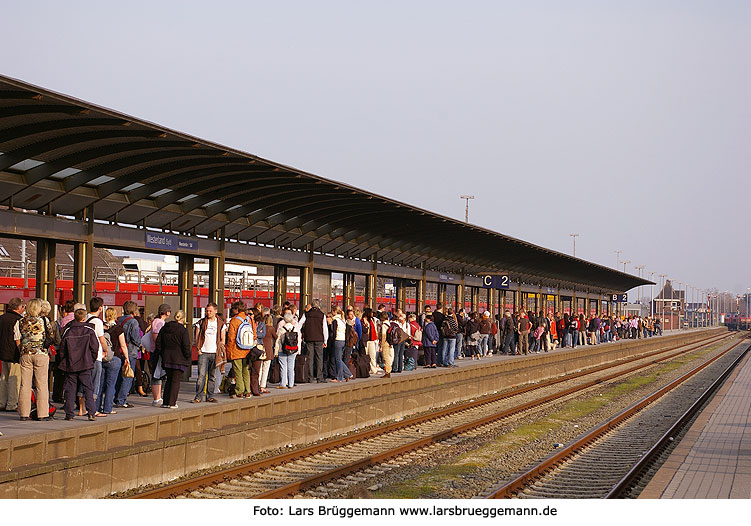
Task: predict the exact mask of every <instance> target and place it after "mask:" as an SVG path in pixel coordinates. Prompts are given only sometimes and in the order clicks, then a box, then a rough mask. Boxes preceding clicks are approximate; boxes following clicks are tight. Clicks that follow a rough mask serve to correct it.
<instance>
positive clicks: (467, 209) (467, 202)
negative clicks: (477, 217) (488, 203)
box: [459, 195, 475, 223]
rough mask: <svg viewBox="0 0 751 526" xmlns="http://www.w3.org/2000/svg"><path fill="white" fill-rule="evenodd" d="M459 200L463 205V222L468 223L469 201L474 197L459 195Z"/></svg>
mask: <svg viewBox="0 0 751 526" xmlns="http://www.w3.org/2000/svg"><path fill="white" fill-rule="evenodd" d="M459 198H460V199H464V201H465V205H464V222H465V223H469V200H470V199H474V198H475V196H473V195H461V196H459Z"/></svg>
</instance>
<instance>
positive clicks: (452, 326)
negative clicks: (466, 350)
mask: <svg viewBox="0 0 751 526" xmlns="http://www.w3.org/2000/svg"><path fill="white" fill-rule="evenodd" d="M458 332H459V324H458V323H457V322H456V315H455V314H454V309H452V308H451V307H449V308H448V309H446V315H445V316H444V317H443V323H442V324H441V333H442V335H443V347H442V349H441V354H442V355H443V367H457V366H456V365H454V351H455V350H456V334H457V333H458Z"/></svg>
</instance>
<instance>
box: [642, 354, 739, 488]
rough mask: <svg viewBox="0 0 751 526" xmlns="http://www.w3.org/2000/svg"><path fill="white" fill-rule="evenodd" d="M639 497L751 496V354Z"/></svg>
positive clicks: (695, 422)
mask: <svg viewBox="0 0 751 526" xmlns="http://www.w3.org/2000/svg"><path fill="white" fill-rule="evenodd" d="M639 498H641V499H748V498H751V355H747V356H746V358H744V359H743V361H742V362H741V363H740V364H739V365H738V367H737V368H736V370H735V371H733V373H732V375H731V376H730V377H729V378H728V380H727V381H726V382H725V384H724V385H723V386H722V387H721V388H720V389H719V390H718V392H717V394H716V395H715V396H714V398H713V399H712V400H711V401H710V403H709V404H707V406H706V407H705V408H704V411H702V414H701V415H699V417H698V418H697V419H696V420H695V421H694V423H693V425H692V426H691V428H690V429H689V430H688V432H687V433H686V435H685V436H684V437H683V439H682V440H681V442H680V444H678V446H676V448H675V450H674V451H673V453H672V454H671V455H670V457H668V460H667V461H666V462H665V464H663V465H662V467H661V468H660V469H659V470H658V471H657V473H656V474H655V476H654V477H653V478H652V480H651V481H650V483H649V484H648V485H647V487H646V488H645V489H644V491H642V493H641V495H640V496H639Z"/></svg>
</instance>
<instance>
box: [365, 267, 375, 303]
mask: <svg viewBox="0 0 751 526" xmlns="http://www.w3.org/2000/svg"><path fill="white" fill-rule="evenodd" d="M377 287H378V263H377V262H376V260H375V258H373V272H372V273H371V274H369V275H368V276H367V280H366V281H365V306H366V307H370V308H371V309H373V310H376V308H377V307H378V305H376V303H378V290H377Z"/></svg>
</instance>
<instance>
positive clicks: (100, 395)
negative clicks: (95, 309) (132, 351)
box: [93, 307, 128, 417]
mask: <svg viewBox="0 0 751 526" xmlns="http://www.w3.org/2000/svg"><path fill="white" fill-rule="evenodd" d="M116 317H117V313H116V312H115V309H113V308H112V307H108V308H107V310H106V311H104V326H105V331H107V333H108V334H109V335H110V341H111V342H112V351H113V356H112V359H111V360H110V361H109V362H106V361H104V360H103V361H102V379H101V381H100V382H99V386H96V385H94V386H93V387H94V390H95V391H97V389H98V392H97V394H96V405H97V412H96V414H95V415H94V416H99V417H102V416H107V415H109V414H113V413H114V414H116V413H117V412H116V411H113V409H112V408H113V406H114V405H115V386H116V385H117V378H118V376H120V367H121V366H122V364H123V361H124V360H125V357H126V356H127V355H128V344H127V343H125V333H124V332H123V328H122V327H120V326H119V325H118V324H117V323H115V318H116Z"/></svg>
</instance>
